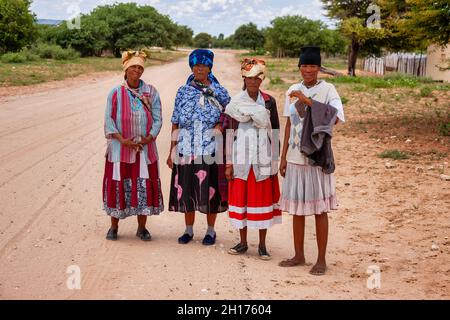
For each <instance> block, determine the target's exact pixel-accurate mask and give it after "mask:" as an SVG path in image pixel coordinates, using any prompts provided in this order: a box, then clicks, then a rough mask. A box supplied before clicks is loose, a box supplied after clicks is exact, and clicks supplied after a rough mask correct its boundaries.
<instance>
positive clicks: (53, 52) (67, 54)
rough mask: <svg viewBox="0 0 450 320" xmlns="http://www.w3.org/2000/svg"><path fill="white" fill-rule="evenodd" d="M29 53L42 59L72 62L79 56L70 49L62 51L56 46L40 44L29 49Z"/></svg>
mask: <svg viewBox="0 0 450 320" xmlns="http://www.w3.org/2000/svg"><path fill="white" fill-rule="evenodd" d="M31 52H32V53H33V54H35V55H38V56H39V57H40V58H42V59H55V60H72V59H76V58H78V57H79V56H80V54H79V53H78V52H77V51H75V50H74V49H72V48H67V49H63V48H62V47H61V46H58V45H56V44H46V43H40V44H38V45H37V46H35V47H33V48H32V49H31Z"/></svg>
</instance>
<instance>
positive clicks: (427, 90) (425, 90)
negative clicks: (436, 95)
mask: <svg viewBox="0 0 450 320" xmlns="http://www.w3.org/2000/svg"><path fill="white" fill-rule="evenodd" d="M432 92H433V88H431V87H423V88H420V96H421V97H430V96H431V94H432Z"/></svg>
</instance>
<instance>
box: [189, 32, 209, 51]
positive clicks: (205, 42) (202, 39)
mask: <svg viewBox="0 0 450 320" xmlns="http://www.w3.org/2000/svg"><path fill="white" fill-rule="evenodd" d="M212 42H213V38H212V37H211V35H209V34H208V33H206V32H201V33H199V34H197V35H196V36H195V37H194V46H195V47H196V48H209V47H210V45H212Z"/></svg>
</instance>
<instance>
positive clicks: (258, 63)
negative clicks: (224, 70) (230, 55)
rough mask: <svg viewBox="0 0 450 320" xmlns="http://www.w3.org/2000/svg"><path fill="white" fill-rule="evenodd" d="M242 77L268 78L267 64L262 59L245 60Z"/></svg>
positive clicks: (242, 66) (242, 65)
mask: <svg viewBox="0 0 450 320" xmlns="http://www.w3.org/2000/svg"><path fill="white" fill-rule="evenodd" d="M241 73H242V77H248V78H251V77H258V78H260V79H261V80H264V79H265V78H266V62H265V61H264V60H261V59H253V58H245V59H244V60H243V61H242V64H241Z"/></svg>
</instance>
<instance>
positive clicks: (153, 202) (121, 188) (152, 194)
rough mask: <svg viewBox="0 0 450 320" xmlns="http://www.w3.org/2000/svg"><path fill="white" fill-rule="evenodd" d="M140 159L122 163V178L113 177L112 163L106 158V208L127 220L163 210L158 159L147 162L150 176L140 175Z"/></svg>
mask: <svg viewBox="0 0 450 320" xmlns="http://www.w3.org/2000/svg"><path fill="white" fill-rule="evenodd" d="M139 160H140V157H136V162H135V163H132V164H130V163H123V162H121V163H120V181H116V180H113V163H112V162H109V161H108V160H106V163H105V174H104V178H103V209H104V210H105V211H106V214H107V215H109V216H111V217H114V218H117V219H125V218H127V217H129V216H136V215H147V216H150V215H157V214H159V213H161V212H162V211H163V210H164V204H163V197H162V192H161V181H160V179H159V170H158V162H154V163H152V164H149V165H148V173H149V178H148V179H143V178H140V177H139V166H140V164H139Z"/></svg>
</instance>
